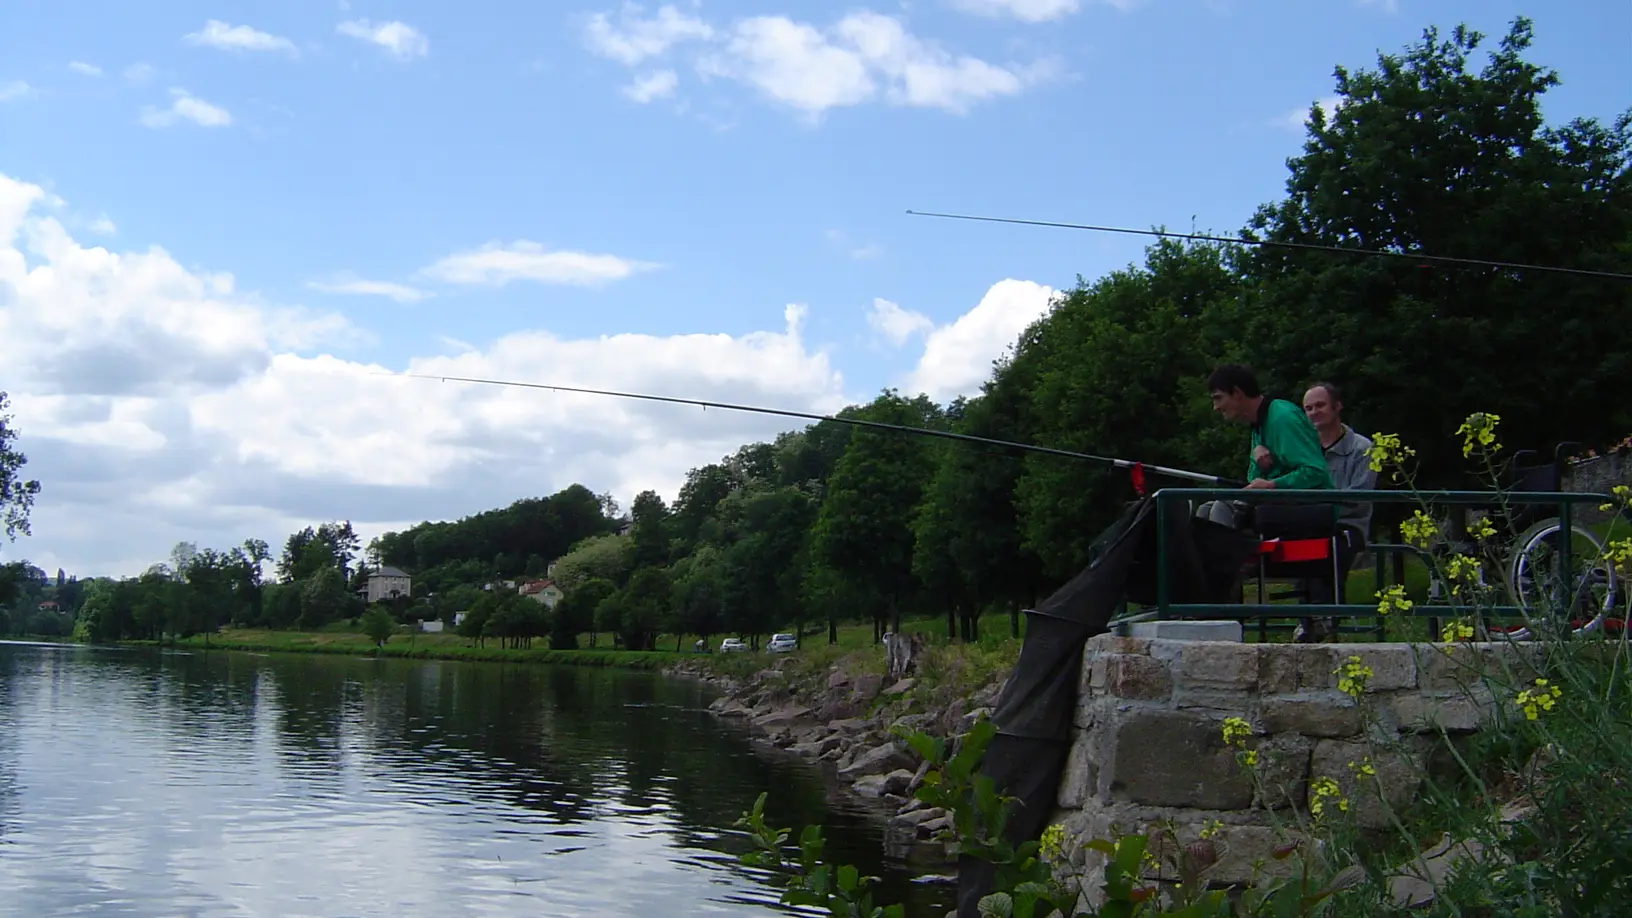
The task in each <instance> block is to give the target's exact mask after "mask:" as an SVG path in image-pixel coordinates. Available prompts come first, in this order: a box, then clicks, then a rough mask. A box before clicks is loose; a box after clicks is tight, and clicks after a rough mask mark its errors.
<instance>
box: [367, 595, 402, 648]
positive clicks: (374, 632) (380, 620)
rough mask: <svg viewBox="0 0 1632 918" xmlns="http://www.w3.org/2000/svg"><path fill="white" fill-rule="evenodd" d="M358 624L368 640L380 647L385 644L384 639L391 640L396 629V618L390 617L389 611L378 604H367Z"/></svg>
mask: <svg viewBox="0 0 1632 918" xmlns="http://www.w3.org/2000/svg"><path fill="white" fill-rule="evenodd" d="M360 624H361V625H362V627H363V633H364V634H366V635H368V638H369V640H371V641H373V642H374V643H375V644H378V645H379V646H381V647H384V646H385V642H386V641H389V640H391V635H392V634H395V633H396V630H397V620H396V619H394V618H392V617H391V613H390V612H387V611H386V610H385V609H384V607H382V606H379V605H372V606H369V607H368V611H367V612H366V613H364V614H363V619H362V622H361V623H360Z"/></svg>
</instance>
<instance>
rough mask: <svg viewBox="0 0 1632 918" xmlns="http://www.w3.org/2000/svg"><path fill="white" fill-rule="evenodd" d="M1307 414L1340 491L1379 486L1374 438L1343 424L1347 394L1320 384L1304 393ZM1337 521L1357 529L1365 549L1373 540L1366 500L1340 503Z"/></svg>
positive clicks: (1355, 532) (1355, 531) (1358, 537)
mask: <svg viewBox="0 0 1632 918" xmlns="http://www.w3.org/2000/svg"><path fill="white" fill-rule="evenodd" d="M1303 412H1304V414H1306V415H1308V417H1309V423H1310V424H1312V425H1314V428H1315V433H1317V434H1319V436H1320V448H1321V450H1322V451H1323V452H1324V453H1325V454H1326V468H1327V470H1328V471H1330V472H1331V475H1332V486H1333V487H1335V488H1337V489H1338V490H1339V491H1371V490H1374V489H1376V487H1377V473H1376V472H1374V471H1372V470H1371V460H1370V459H1369V458H1368V457H1367V456H1366V450H1368V449H1371V445H1372V444H1371V438H1370V437H1366V436H1362V435H1361V434H1359V433H1356V432H1355V430H1354V428H1352V427H1350V426H1349V425H1347V424H1345V423H1343V394H1342V393H1341V392H1339V391H1338V388H1337V387H1336V386H1334V385H1332V384H1331V383H1329V382H1317V383H1315V384H1314V385H1312V386H1310V387H1309V391H1307V392H1305V393H1303ZM1338 506H1339V508H1340V509H1339V512H1338V518H1337V522H1338V524H1339V525H1342V526H1346V527H1348V528H1350V529H1353V530H1354V538H1355V544H1356V545H1358V546H1360V547H1364V546H1365V544H1366V541H1367V540H1368V539H1369V538H1370V537H1371V511H1372V505H1371V504H1370V503H1368V502H1365V501H1353V502H1350V503H1346V504H1339V505H1338Z"/></svg>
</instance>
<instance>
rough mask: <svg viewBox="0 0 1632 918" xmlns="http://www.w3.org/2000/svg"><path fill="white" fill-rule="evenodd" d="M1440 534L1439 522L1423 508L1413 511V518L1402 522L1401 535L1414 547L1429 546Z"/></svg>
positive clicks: (1406, 542)
mask: <svg viewBox="0 0 1632 918" xmlns="http://www.w3.org/2000/svg"><path fill="white" fill-rule="evenodd" d="M1437 535H1439V524H1437V523H1435V522H1434V521H1433V519H1432V518H1430V517H1429V516H1428V514H1426V513H1423V512H1422V511H1421V510H1416V511H1413V512H1412V514H1411V518H1410V519H1408V520H1406V521H1405V522H1403V523H1401V524H1400V536H1401V537H1402V538H1404V539H1405V544H1407V545H1410V546H1411V547H1412V548H1427V547H1428V545H1429V543H1431V542H1433V540H1434V536H1437Z"/></svg>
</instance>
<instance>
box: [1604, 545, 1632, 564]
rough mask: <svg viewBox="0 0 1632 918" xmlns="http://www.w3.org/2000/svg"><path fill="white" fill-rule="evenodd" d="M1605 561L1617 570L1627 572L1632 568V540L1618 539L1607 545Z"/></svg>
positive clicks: (1605, 547)
mask: <svg viewBox="0 0 1632 918" xmlns="http://www.w3.org/2000/svg"><path fill="white" fill-rule="evenodd" d="M1604 560H1605V561H1607V562H1609V563H1610V564H1611V565H1613V566H1614V567H1615V569H1616V570H1620V571H1625V570H1627V568H1628V567H1632V539H1616V540H1615V541H1613V542H1611V543H1609V544H1608V545H1605V546H1604Z"/></svg>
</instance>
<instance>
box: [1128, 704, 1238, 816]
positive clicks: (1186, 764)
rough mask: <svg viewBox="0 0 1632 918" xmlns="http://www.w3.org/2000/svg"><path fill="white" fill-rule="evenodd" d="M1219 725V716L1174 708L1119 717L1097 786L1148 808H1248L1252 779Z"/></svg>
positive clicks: (1132, 713)
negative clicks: (1189, 712) (1227, 744)
mask: <svg viewBox="0 0 1632 918" xmlns="http://www.w3.org/2000/svg"><path fill="white" fill-rule="evenodd" d="M1220 724H1221V719H1220V718H1214V717H1203V716H1198V715H1194V714H1187V713H1183V712H1179V711H1159V710H1148V711H1130V712H1128V713H1126V714H1124V715H1122V717H1121V719H1120V720H1119V721H1118V722H1117V723H1116V724H1115V725H1114V727H1113V728H1112V731H1111V733H1110V736H1109V739H1110V742H1109V743H1108V744H1107V748H1106V749H1105V750H1104V755H1103V758H1102V759H1101V762H1102V769H1103V770H1102V772H1101V776H1100V785H1101V788H1102V790H1104V791H1107V792H1108V793H1109V796H1110V798H1111V799H1115V800H1121V801H1128V802H1132V803H1139V804H1145V805H1149V806H1168V807H1195V808H1197V809H1205V810H1238V809H1244V808H1245V807H1247V806H1250V805H1251V803H1252V782H1251V779H1250V778H1249V777H1248V776H1247V775H1246V774H1245V773H1244V772H1243V771H1242V770H1241V768H1240V766H1239V765H1237V764H1236V761H1235V754H1234V751H1233V750H1232V749H1230V748H1228V747H1226V746H1225V745H1224V739H1223V735H1222V733H1221V731H1220Z"/></svg>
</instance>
